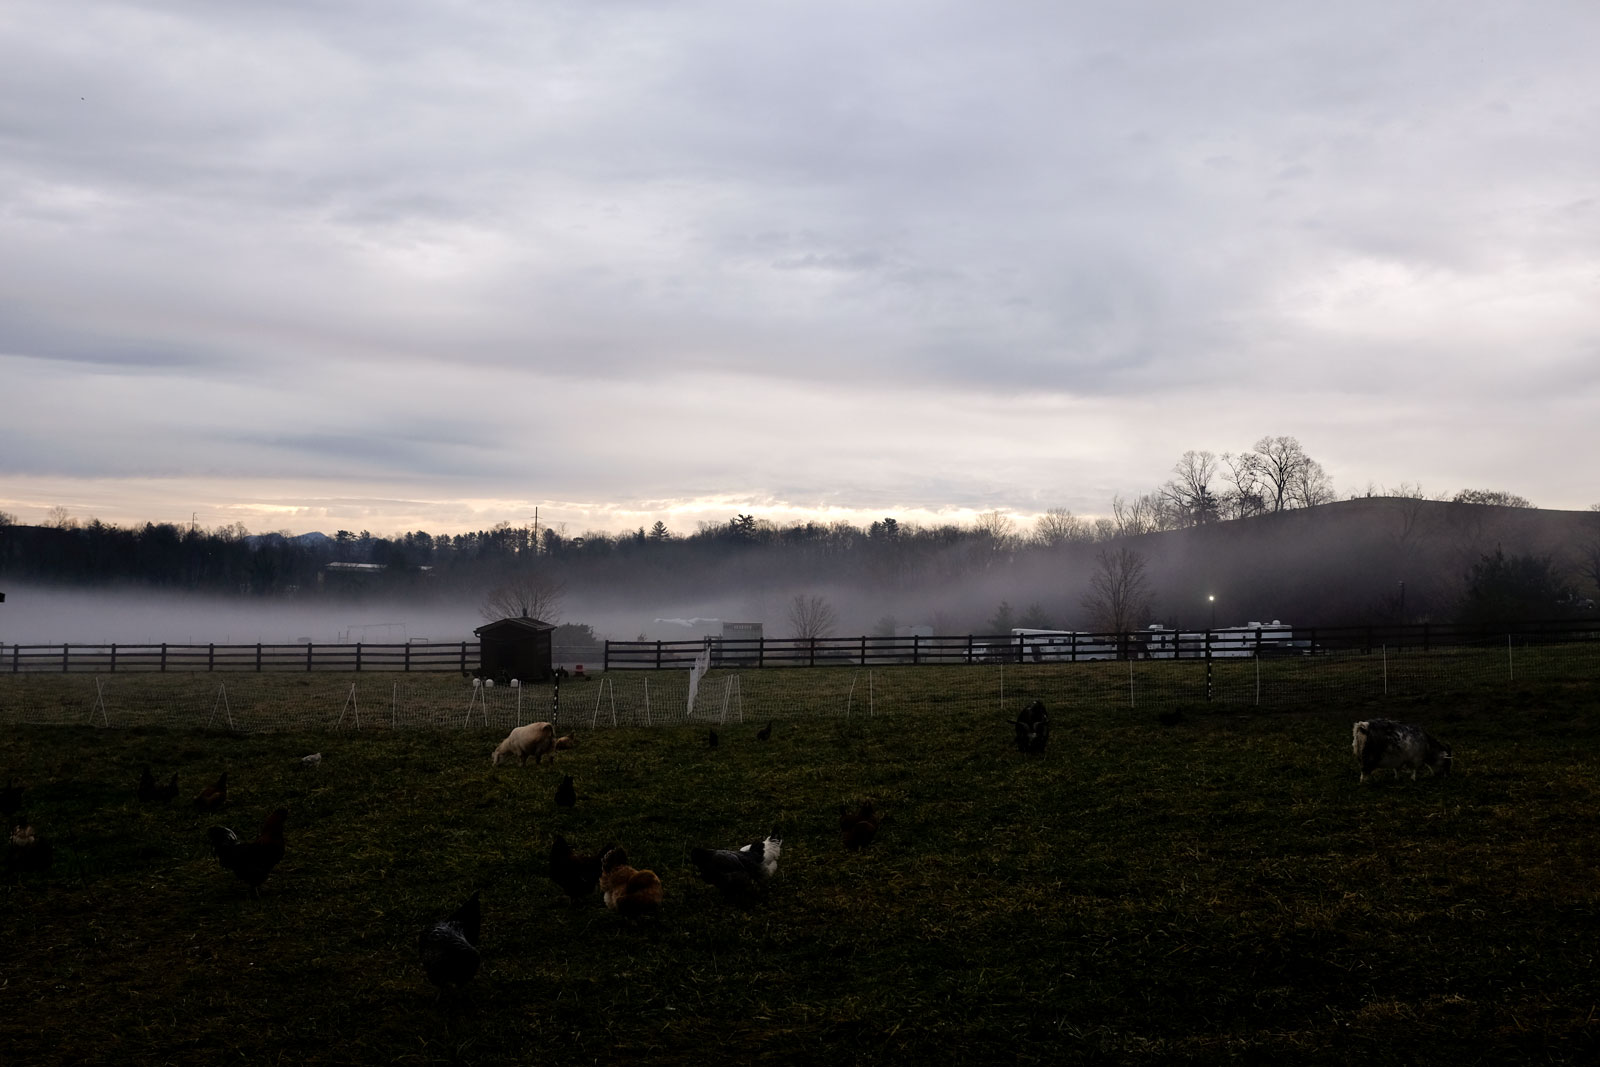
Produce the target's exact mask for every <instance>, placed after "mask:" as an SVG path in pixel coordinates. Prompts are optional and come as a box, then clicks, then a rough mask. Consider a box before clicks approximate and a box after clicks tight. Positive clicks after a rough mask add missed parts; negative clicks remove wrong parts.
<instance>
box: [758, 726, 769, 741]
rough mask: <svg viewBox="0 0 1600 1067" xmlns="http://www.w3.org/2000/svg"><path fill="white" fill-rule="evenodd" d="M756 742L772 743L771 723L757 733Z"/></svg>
mask: <svg viewBox="0 0 1600 1067" xmlns="http://www.w3.org/2000/svg"><path fill="white" fill-rule="evenodd" d="M756 740H757V741H770V740H772V724H771V723H770V722H769V723H767V725H765V726H763V727H762V728H761V729H759V730H757V731H756Z"/></svg>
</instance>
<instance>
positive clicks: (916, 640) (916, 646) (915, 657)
mask: <svg viewBox="0 0 1600 1067" xmlns="http://www.w3.org/2000/svg"><path fill="white" fill-rule="evenodd" d="M921 646H922V635H921V634H912V635H911V665H912V666H913V667H915V666H916V665H917V664H918V663H920V662H922V661H921V659H920V657H921V655H922V648H921ZM971 647H972V635H971V634H968V635H967V648H969V649H970V648H971Z"/></svg>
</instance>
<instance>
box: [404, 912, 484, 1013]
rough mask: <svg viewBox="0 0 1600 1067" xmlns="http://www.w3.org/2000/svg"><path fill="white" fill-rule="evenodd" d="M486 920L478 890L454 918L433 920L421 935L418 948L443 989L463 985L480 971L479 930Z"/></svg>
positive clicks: (430, 977) (432, 979) (431, 976)
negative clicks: (434, 921)
mask: <svg viewBox="0 0 1600 1067" xmlns="http://www.w3.org/2000/svg"><path fill="white" fill-rule="evenodd" d="M482 923H483V911H482V907H481V905H480V904H479V901H478V893H477V892H476V891H474V892H473V894H472V896H470V897H468V898H467V902H466V903H465V904H463V905H461V906H460V907H459V908H457V909H456V910H455V912H454V913H453V914H451V916H450V918H448V919H441V920H439V921H438V922H436V923H433V924H432V925H430V926H428V927H427V928H425V929H424V930H423V931H422V933H421V934H420V935H418V937H417V949H418V951H419V952H420V953H421V954H422V969H423V970H424V971H426V972H427V975H428V981H430V982H432V983H433V984H434V985H436V986H438V987H439V988H440V989H443V988H445V987H446V986H453V985H454V986H459V985H462V984H463V983H465V982H467V981H468V980H470V979H471V978H472V976H473V975H475V974H477V973H478V964H479V963H481V962H482V957H481V956H479V955H478V931H479V927H480V926H481V925H482Z"/></svg>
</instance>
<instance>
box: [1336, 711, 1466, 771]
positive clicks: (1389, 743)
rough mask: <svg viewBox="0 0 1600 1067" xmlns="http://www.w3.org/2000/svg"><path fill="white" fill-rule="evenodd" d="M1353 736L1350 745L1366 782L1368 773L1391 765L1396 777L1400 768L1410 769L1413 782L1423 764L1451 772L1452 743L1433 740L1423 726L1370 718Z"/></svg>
mask: <svg viewBox="0 0 1600 1067" xmlns="http://www.w3.org/2000/svg"><path fill="white" fill-rule="evenodd" d="M1350 739H1351V743H1350V748H1351V750H1352V751H1353V752H1355V754H1356V760H1357V761H1358V762H1359V763H1360V764H1361V781H1363V782H1364V781H1366V780H1367V775H1369V774H1371V773H1373V772H1374V771H1377V770H1380V769H1382V768H1384V767H1392V768H1393V769H1394V776H1395V777H1396V778H1399V777H1400V772H1401V771H1403V770H1409V771H1410V772H1411V780H1412V781H1413V782H1414V781H1416V780H1417V771H1419V770H1421V769H1422V768H1423V767H1426V768H1428V769H1429V770H1430V771H1432V772H1433V773H1434V775H1436V776H1437V775H1445V774H1449V773H1450V764H1451V758H1452V757H1451V754H1450V746H1449V745H1445V744H1441V743H1440V742H1438V741H1436V740H1434V738H1433V736H1432V735H1430V734H1429V733H1428V731H1426V730H1424V729H1423V728H1422V727H1420V726H1415V725H1412V724H1410V723H1403V722H1395V721H1394V720H1393V719H1367V720H1365V721H1363V722H1358V723H1356V724H1355V726H1354V727H1353V728H1352V729H1351V731H1350Z"/></svg>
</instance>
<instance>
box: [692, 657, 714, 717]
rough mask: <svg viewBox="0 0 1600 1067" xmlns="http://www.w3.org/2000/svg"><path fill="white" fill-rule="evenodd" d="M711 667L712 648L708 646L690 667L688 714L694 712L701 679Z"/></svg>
mask: <svg viewBox="0 0 1600 1067" xmlns="http://www.w3.org/2000/svg"><path fill="white" fill-rule="evenodd" d="M710 669H711V649H710V647H709V646H708V647H706V648H703V649H701V650H700V654H699V655H698V656H696V657H695V658H694V666H693V667H690V668H689V710H688V712H687V713H686V714H688V715H691V716H692V715H693V714H694V698H695V697H696V696H698V695H699V693H700V679H702V678H704V677H705V676H706V671H708V670H710Z"/></svg>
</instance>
